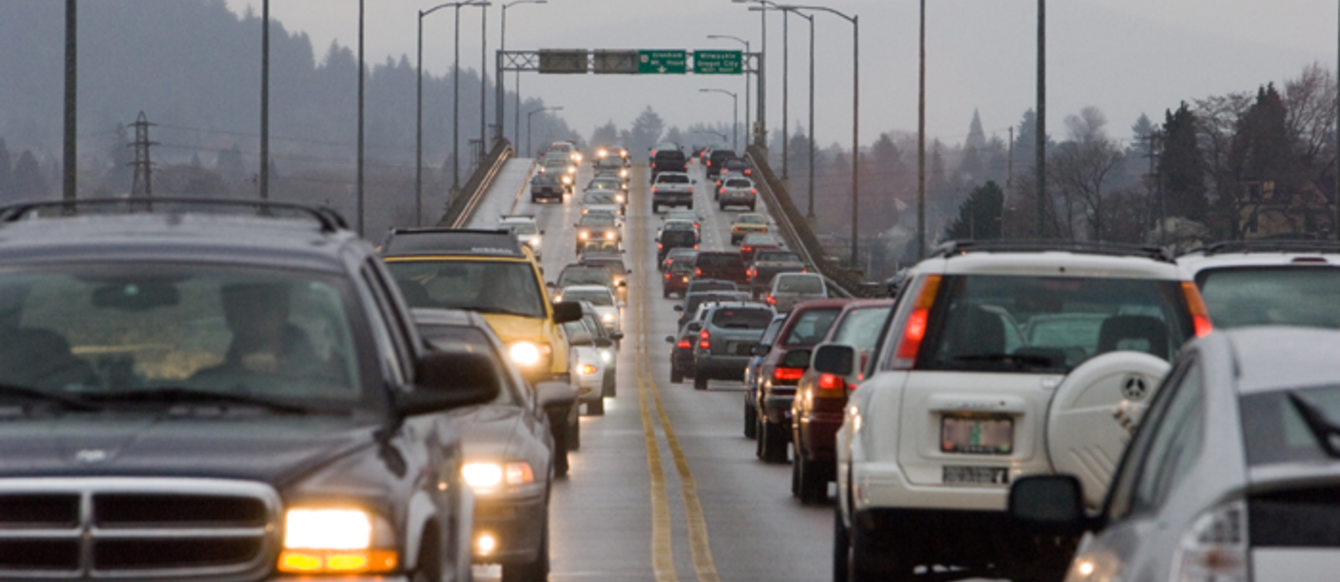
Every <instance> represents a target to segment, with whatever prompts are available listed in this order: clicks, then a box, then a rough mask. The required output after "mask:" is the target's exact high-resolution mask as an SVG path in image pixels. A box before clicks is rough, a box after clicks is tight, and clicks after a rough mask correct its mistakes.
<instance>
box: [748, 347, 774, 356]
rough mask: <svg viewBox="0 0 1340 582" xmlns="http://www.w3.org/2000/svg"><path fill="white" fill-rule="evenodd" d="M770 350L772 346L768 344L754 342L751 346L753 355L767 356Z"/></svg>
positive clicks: (750, 351) (750, 352)
mask: <svg viewBox="0 0 1340 582" xmlns="http://www.w3.org/2000/svg"><path fill="white" fill-rule="evenodd" d="M770 351H772V346H770V345H767V344H754V345H752V346H749V355H751V356H766V355H768V352H770Z"/></svg>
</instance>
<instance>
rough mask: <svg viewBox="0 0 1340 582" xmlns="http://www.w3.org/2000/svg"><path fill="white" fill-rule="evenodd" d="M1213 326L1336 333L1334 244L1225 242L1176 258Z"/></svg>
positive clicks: (1339, 251) (1338, 266)
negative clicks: (1312, 329) (1303, 328)
mask: <svg viewBox="0 0 1340 582" xmlns="http://www.w3.org/2000/svg"><path fill="white" fill-rule="evenodd" d="M1177 264H1178V266H1180V267H1181V268H1182V272H1183V273H1184V274H1185V276H1186V277H1187V278H1188V279H1191V280H1192V281H1195V282H1196V286H1197V287H1198V288H1199V289H1200V293H1201V295H1202V296H1203V297H1204V298H1205V305H1206V307H1207V308H1208V309H1209V311H1210V316H1211V317H1213V318H1214V323H1215V326H1216V327H1219V328H1234V327H1244V326H1248V325H1301V326H1307V327H1329V328H1340V243H1337V242H1335V241H1318V240H1298V241H1290V240H1254V241H1226V242H1219V243H1214V244H1210V245H1207V246H1205V247H1203V248H1199V249H1195V250H1192V251H1189V252H1187V253H1185V254H1183V255H1180V256H1178V257H1177Z"/></svg>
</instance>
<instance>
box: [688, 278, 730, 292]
mask: <svg viewBox="0 0 1340 582" xmlns="http://www.w3.org/2000/svg"><path fill="white" fill-rule="evenodd" d="M735 289H736V287H735V283H732V282H730V281H722V280H720V279H703V280H701V281H694V282H692V283H689V292H691V293H692V292H696V291H715V290H721V291H734V290H735Z"/></svg>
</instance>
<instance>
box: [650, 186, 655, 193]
mask: <svg viewBox="0 0 1340 582" xmlns="http://www.w3.org/2000/svg"><path fill="white" fill-rule="evenodd" d="M651 193H652V194H655V193H656V187H655V186H652V187H651Z"/></svg>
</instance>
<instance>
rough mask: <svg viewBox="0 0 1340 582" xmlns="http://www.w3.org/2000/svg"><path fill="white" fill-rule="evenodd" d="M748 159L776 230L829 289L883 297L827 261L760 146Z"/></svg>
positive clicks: (750, 151)
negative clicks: (816, 272) (775, 223)
mask: <svg viewBox="0 0 1340 582" xmlns="http://www.w3.org/2000/svg"><path fill="white" fill-rule="evenodd" d="M745 157H747V158H748V159H749V163H750V164H752V165H753V167H754V169H755V171H756V172H758V177H759V178H760V179H758V180H755V181H754V182H755V186H757V187H758V191H759V194H760V195H761V196H763V202H764V203H765V204H767V205H768V208H769V209H770V210H771V211H772V217H773V218H774V219H775V220H776V221H777V226H778V227H779V228H780V229H781V231H782V233H781V234H782V238H784V239H786V244H787V245H789V246H790V247H791V248H792V249H795V250H796V252H798V253H800V256H801V258H803V259H805V262H806V263H808V264H809V265H810V266H811V267H813V268H814V270H816V271H818V272H819V273H820V274H821V275H823V276H824V278H825V279H827V280H828V284H829V287H830V288H831V289H833V290H834V291H835V292H836V294H837V295H841V296H843V297H873V296H880V295H881V294H880V293H878V292H877V289H874V288H872V287H871V286H870V285H867V284H866V283H865V282H863V281H862V280H861V278H860V277H857V276H856V275H855V274H853V273H852V272H851V271H847V270H845V269H842V268H840V267H838V266H837V265H835V264H833V263H832V261H829V260H828V259H827V258H825V256H824V254H823V245H822V244H820V242H819V238H818V237H816V236H815V235H814V230H813V229H811V228H810V224H809V222H808V221H807V220H806V219H805V215H804V214H802V213H801V212H800V209H798V208H796V205H795V203H793V202H792V201H791V193H790V192H789V191H787V189H786V185H785V184H783V183H782V181H781V180H780V179H778V178H777V175H776V174H774V173H773V171H772V167H771V166H769V165H768V156H767V152H766V151H764V150H763V149H761V148H759V147H758V146H749V149H747V150H745Z"/></svg>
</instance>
